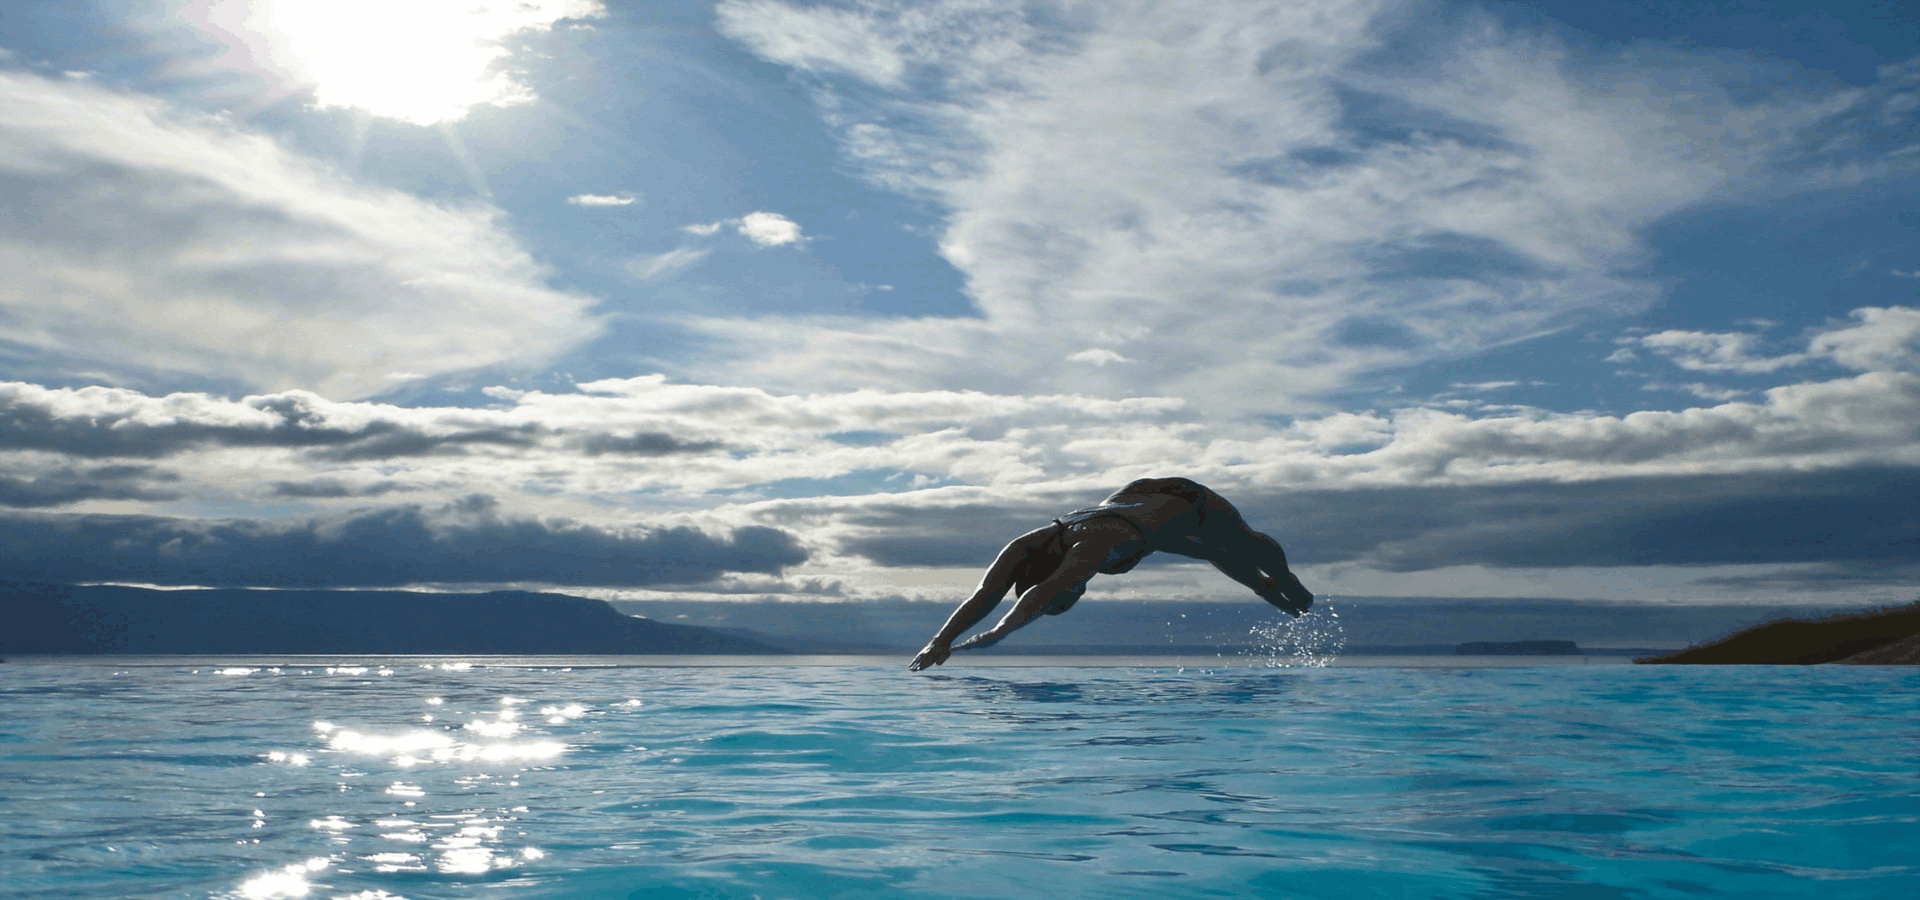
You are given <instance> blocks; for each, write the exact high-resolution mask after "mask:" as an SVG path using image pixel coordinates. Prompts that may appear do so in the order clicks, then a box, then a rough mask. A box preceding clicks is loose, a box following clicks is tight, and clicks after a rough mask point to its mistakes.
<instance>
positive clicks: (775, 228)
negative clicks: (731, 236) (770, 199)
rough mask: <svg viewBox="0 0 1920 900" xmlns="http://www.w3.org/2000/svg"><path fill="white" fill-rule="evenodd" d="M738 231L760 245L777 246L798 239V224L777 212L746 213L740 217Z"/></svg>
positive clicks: (794, 241)
mask: <svg viewBox="0 0 1920 900" xmlns="http://www.w3.org/2000/svg"><path fill="white" fill-rule="evenodd" d="M740 233H741V234H743V235H746V236H747V240H750V241H752V242H754V243H756V244H759V245H760V246H762V247H778V246H781V245H782V244H792V243H796V242H798V241H799V240H800V226H799V225H796V224H794V221H793V220H792V219H789V218H787V217H786V216H783V215H780V214H779V213H770V212H755V213H747V214H746V215H745V216H742V217H741V218H740Z"/></svg>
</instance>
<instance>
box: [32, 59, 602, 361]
mask: <svg viewBox="0 0 1920 900" xmlns="http://www.w3.org/2000/svg"><path fill="white" fill-rule="evenodd" d="M0 143H4V144H5V145H6V147H7V150H6V151H5V152H3V153H0V269H4V270H5V271H6V272H7V273H8V276H7V277H6V278H5V279H4V280H0V344H4V345H5V346H6V347H7V348H8V349H9V350H10V352H11V354H12V355H13V356H15V357H16V358H24V359H27V360H29V361H35V366H36V368H39V369H42V370H45V371H48V372H49V373H50V374H54V375H59V376H62V377H63V378H67V379H71V378H76V377H93V378H99V377H102V375H105V376H106V377H108V378H109V379H111V380H114V381H117V382H120V383H141V381H142V380H143V379H144V378H146V377H148V376H155V375H157V374H159V373H168V374H170V375H171V376H173V377H178V376H180V375H182V374H185V375H188V376H195V377H200V378H202V379H211V380H215V381H219V382H221V383H227V384H238V385H243V386H247V387H252V388H256V389H269V390H271V389H278V388H291V387H301V388H306V389H309V390H315V391H318V392H320V393H322V394H325V395H328V396H335V397H351V396H363V395H367V394H370V393H373V392H375V391H377V390H379V389H380V388H382V387H384V386H386V385H388V384H389V383H391V381H392V380H393V379H394V378H395V377H398V373H403V372H404V373H409V375H411V376H418V375H423V374H425V375H431V374H435V373H444V372H450V371H457V370H463V369H469V368H476V367H480V366H486V365H500V364H506V365H535V364H539V363H542V362H545V361H547V360H549V359H551V358H552V357H554V356H555V355H557V354H558V353H560V352H562V351H564V350H566V349H568V348H570V347H573V346H575V345H577V344H579V343H580V342H583V341H585V340H587V339H589V338H592V337H593V336H595V335H597V334H598V333H600V330H601V324H600V322H599V321H598V319H597V318H596V316H595V314H594V313H593V311H592V308H593V306H594V305H595V303H596V301H594V300H593V299H592V298H589V297H586V296H583V295H580V294H576V293H570V292H566V291H561V290H555V289H553V288H550V287H548V286H547V285H546V284H545V279H546V277H547V272H546V271H545V269H544V268H543V267H542V266H541V265H540V264H539V263H538V262H536V261H535V260H534V258H533V257H532V255H531V254H529V253H528V252H527V250H526V249H524V248H523V247H522V246H521V245H520V244H519V243H518V242H517V241H516V240H515V239H514V238H513V237H512V236H511V235H510V234H509V233H508V232H507V231H506V230H505V229H503V228H501V227H500V225H499V223H498V222H497V219H498V217H499V215H500V214H499V211H498V210H496V209H493V208H491V207H488V206H483V205H477V204H475V205H467V206H444V205H439V204H435V203H431V202H427V201H424V200H421V199H419V198H416V197H413V196H410V195H406V194H402V193H398V192H395V191H389V190H382V189H376V188H369V187H364V186H360V185H355V184H352V183H350V182H348V181H346V180H345V179H343V178H342V177H340V176H339V175H337V174H336V173H334V172H332V171H331V170H329V169H328V168H327V167H326V166H323V165H321V164H319V163H317V162H315V161H313V160H309V159H306V158H304V157H301V156H300V155H298V154H296V153H293V152H291V151H290V150H287V149H286V148H284V147H283V146H281V145H280V144H278V143H276V142H274V141H272V140H269V139H267V138H265V137H262V136H259V135H255V134H250V133H247V132H245V131H243V130H240V129H238V128H236V127H234V126H233V125H232V124H230V123H228V122H224V121H221V120H217V119H213V118H209V117H196V116H191V115H186V114H183V113H179V112H177V111H175V110H172V109H170V108H168V107H167V106H166V105H165V104H163V103H161V102H160V101H157V100H153V99H148V98H140V97H135V96H131V95H127V94H123V93H118V92H115V91H111V90H107V89H104V88H100V87H96V86H93V85H90V84H87V83H84V82H73V81H52V80H48V79H43V78H38V77H35V76H32V75H28V74H23V73H18V72H12V73H0Z"/></svg>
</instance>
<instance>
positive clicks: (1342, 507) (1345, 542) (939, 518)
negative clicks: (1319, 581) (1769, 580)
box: [842, 467, 1920, 579]
mask: <svg viewBox="0 0 1920 900" xmlns="http://www.w3.org/2000/svg"><path fill="white" fill-rule="evenodd" d="M1228 499H1230V500H1234V501H1235V503H1236V505H1238V506H1239V507H1240V509H1241V511H1242V512H1243V513H1245V515H1246V517H1247V519H1248V520H1249V521H1250V522H1251V523H1252V524H1253V526H1254V527H1255V528H1258V529H1261V530H1263V531H1267V532H1268V533H1270V534H1272V535H1273V536H1274V537H1275V538H1277V539H1279V540H1280V542H1281V543H1282V544H1284V545H1285V546H1286V547H1287V552H1288V555H1289V556H1290V557H1291V558H1292V559H1293V560H1294V561H1295V562H1296V563H1297V564H1303V565H1311V564H1323V563H1335V562H1363V563H1366V564H1369V565H1372V566H1375V567H1378V568H1382V569H1385V570H1389V571H1402V572H1411V571H1419V570H1423V569H1430V568H1438V567H1442V566H1452V565H1484V566H1491V567H1495V568H1534V567H1549V568H1551V567H1561V566H1649V565H1677V566H1705V565H1736V564H1787V563H1823V564H1828V565H1830V566H1832V567H1835V569H1836V570H1837V571H1845V572H1849V573H1855V575H1854V577H1855V578H1856V579H1858V578H1859V577H1861V576H1860V573H1869V572H1880V573H1884V572H1888V571H1892V570H1893V569H1895V568H1897V567H1902V566H1911V565H1913V564H1915V563H1920V543H1916V539H1920V469H1913V468H1904V467H1872V468H1853V469H1846V470H1838V471H1829V472H1811V473H1809V472H1768V473H1756V474H1751V475H1713V476H1689V477H1664V478H1632V479H1610V480H1605V481H1594V482H1584V483H1575V484H1560V483H1530V484H1513V485H1493V486H1457V487H1409V488H1384V489H1376V490H1347V491H1299V492H1294V493H1265V494H1258V495H1252V496H1243V497H1229V498H1228ZM1066 508H1067V507H1065V506H1062V507H1061V508H1060V509H1059V510H1055V511H1053V512H1052V513H1049V514H1035V513H1029V512H1024V511H1019V510H992V509H988V508H985V507H967V508H962V509H957V510H939V511H929V510H924V509H923V510H915V509H911V508H907V507H904V506H887V507H869V508H866V509H864V510H863V511H862V514H861V516H860V517H859V518H858V521H859V523H860V524H863V525H866V526H868V527H869V528H871V529H872V531H871V532H869V533H867V534H865V535H862V536H858V537H854V538H850V539H848V540H846V541H845V542H843V544H842V549H843V550H844V551H845V552H849V553H853V554H857V555H860V556H864V557H866V558H868V559H871V560H873V561H875V562H877V563H880V564H882V565H922V566H930V565H982V566H984V565H985V564H986V563H987V562H989V561H990V560H991V559H992V556H993V554H994V553H995V552H996V551H997V550H998V549H999V548H1000V547H1001V546H1002V545H1003V544H1004V543H1005V542H1006V541H1007V540H1009V539H1011V538H1012V537H1014V536H1015V535H1016V534H1019V533H1020V532H1022V531H1025V530H1027V529H1029V528H1033V527H1037V526H1038V525H1043V524H1045V523H1046V519H1047V517H1048V515H1054V514H1058V513H1059V512H1064V511H1065V510H1066Z"/></svg>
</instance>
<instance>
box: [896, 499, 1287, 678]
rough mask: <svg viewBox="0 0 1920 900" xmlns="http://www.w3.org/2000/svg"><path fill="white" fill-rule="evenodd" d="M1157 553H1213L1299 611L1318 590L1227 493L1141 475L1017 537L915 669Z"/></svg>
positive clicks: (1061, 607) (1070, 600)
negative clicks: (987, 622) (989, 621)
mask: <svg viewBox="0 0 1920 900" xmlns="http://www.w3.org/2000/svg"><path fill="white" fill-rule="evenodd" d="M1155 551H1166V552H1168V553H1173V554H1177V555H1180V556H1187V557H1192V558H1194V559H1204V560H1206V561H1208V562H1210V563H1213V565H1214V568H1217V569H1219V570H1220V571H1221V572H1222V573H1224V574H1225V575H1226V576H1227V577H1229V578H1232V579H1233V580H1235V581H1238V582H1240V583H1241V584H1244V585H1246V586H1247V587H1248V588H1251V589H1252V590H1253V592H1254V593H1255V594H1258V595H1259V596H1260V598H1261V599H1263V600H1266V601H1267V602H1268V603H1271V604H1273V605H1274V606H1277V607H1279V608H1280V609H1283V610H1286V611H1287V612H1288V613H1291V614H1293V615H1295V616H1298V615H1300V614H1301V613H1303V612H1305V611H1306V610H1307V607H1308V606H1310V605H1312V603H1313V593H1312V592H1311V591H1308V590H1307V589H1306V588H1305V587H1304V586H1302V585H1301V584H1300V579H1298V578H1296V577H1294V575H1293V573H1292V572H1291V571H1289V570H1288V568H1287V555H1286V553H1285V552H1284V551H1283V550H1281V549H1280V544H1279V542H1277V541H1275V540H1274V539H1273V538H1270V537H1268V536H1266V535H1264V534H1261V533H1260V532H1257V531H1254V530H1253V529H1252V528H1250V527H1248V526H1247V522H1246V520H1245V519H1243V518H1241V516H1240V511H1239V510H1237V509H1234V508H1233V504H1231V503H1228V502H1227V501H1226V498H1224V497H1221V496H1220V495H1219V494H1216V493H1214V492H1213V490H1211V489H1210V488H1208V487H1206V486H1205V485H1202V484H1200V483H1199V482H1196V481H1193V480H1190V479H1186V478H1142V479H1140V480H1138V481H1133V482H1130V483H1128V484H1127V486H1125V487H1123V488H1121V489H1120V490H1118V491H1115V492H1113V494H1112V495H1110V496H1108V497H1107V499H1106V500H1104V501H1102V502H1101V503H1100V505H1099V506H1091V507H1087V508H1086V509H1078V510H1074V511H1073V512H1070V513H1067V514H1066V515H1064V516H1061V517H1060V518H1058V519H1055V520H1054V521H1053V524H1051V525H1048V526H1047V527H1045V528H1038V529H1035V530H1033V531H1029V532H1027V533H1026V534H1023V535H1021V536H1019V537H1017V538H1014V539H1013V541H1012V542H1010V543H1008V544H1007V546H1006V548H1005V549H1003V550H1001V551H1000V555H999V556H998V557H996V558H995V559H994V561H993V565H991V566H989V567H988V568H987V573H986V575H985V576H983V577H982V578H981V579H980V586H979V587H978V588H976V589H975V590H974V592H973V596H971V597H969V598H967V600H966V602H964V603H961V604H960V607H959V608H958V609H956V610H954V611H953V615H952V616H949V617H948V618H947V622H946V624H945V625H942V626H941V627H940V630H939V631H938V632H936V633H935V634H934V636H933V639H932V640H931V641H928V642H927V646H926V647H925V648H924V649H922V650H921V651H920V654H919V655H918V656H916V657H914V660H913V662H912V664H911V665H909V666H908V668H910V669H912V670H914V671H916V672H917V671H919V670H921V669H924V668H927V667H928V666H937V665H939V664H941V663H943V662H946V660H947V656H948V654H950V653H952V652H953V651H955V650H967V649H977V648H980V647H988V646H991V645H993V644H995V643H998V642H999V641H1000V639H1001V638H1004V637H1006V636H1007V635H1009V634H1012V633H1013V632H1014V630H1015V629H1018V628H1019V627H1021V626H1022V625H1025V624H1027V623H1028V622H1031V621H1033V620H1034V619H1035V618H1037V617H1039V616H1040V615H1041V614H1042V613H1045V614H1048V615H1059V614H1061V613H1063V612H1066V611H1067V610H1068V609H1070V608H1072V606H1073V604H1074V602H1075V601H1076V600H1078V599H1080V595H1081V594H1082V593H1083V592H1085V591H1086V587H1087V580H1088V579H1090V578H1092V577H1093V576H1094V575H1097V574H1107V575H1118V574H1120V573H1123V572H1126V571H1128V570H1130V569H1132V568H1133V567H1134V566H1135V565H1137V564H1138V563H1139V562H1140V560H1141V559H1143V558H1145V557H1146V556H1147V555H1148V554H1150V553H1153V552H1155ZM1009 590H1012V591H1013V592H1014V594H1015V596H1016V597H1017V598H1018V599H1017V600H1015V602H1014V605H1013V609H1011V610H1008V611H1007V614H1006V615H1005V616H1004V617H1002V618H1001V619H1000V622H999V624H997V625H995V626H994V627H993V628H991V629H989V630H987V631H985V632H982V633H980V634H978V635H976V636H974V637H973V638H971V639H969V640H967V641H965V642H964V643H961V644H960V645H958V646H955V645H954V644H953V641H954V639H955V638H958V637H959V636H960V635H961V634H962V633H964V632H965V631H966V630H967V629H969V628H972V627H973V626H974V625H975V624H976V623H978V622H979V621H980V620H981V619H984V618H986V616H987V614H988V613H989V612H992V611H993V609H994V607H996V606H998V605H999V604H1000V601H1001V599H1002V598H1004V597H1005V596H1006V594H1007V592H1008V591H1009Z"/></svg>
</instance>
